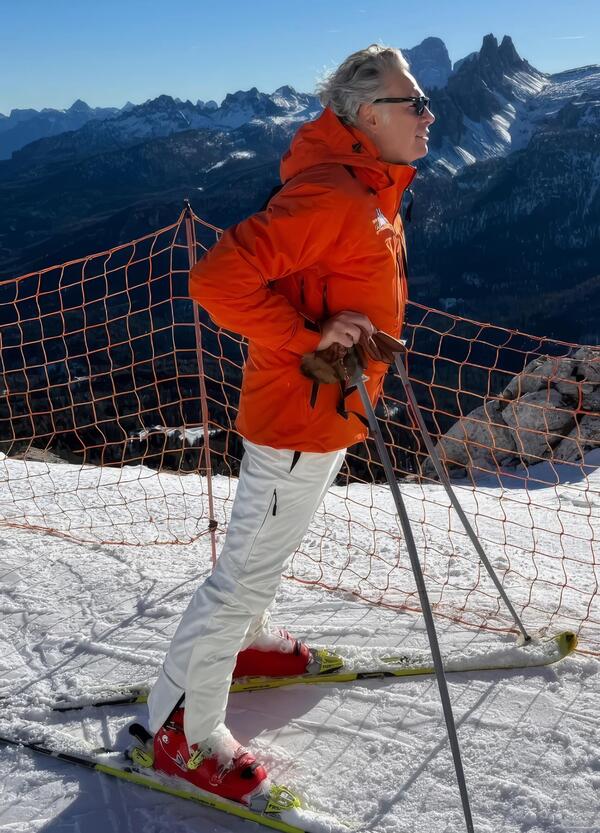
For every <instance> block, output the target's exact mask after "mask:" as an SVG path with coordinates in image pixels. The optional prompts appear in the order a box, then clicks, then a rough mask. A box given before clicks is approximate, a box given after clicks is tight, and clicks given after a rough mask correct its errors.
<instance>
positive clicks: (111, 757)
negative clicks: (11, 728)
mask: <svg viewBox="0 0 600 833" xmlns="http://www.w3.org/2000/svg"><path fill="white" fill-rule="evenodd" d="M0 745H4V746H16V747H21V748H24V749H28V750H30V751H32V752H36V753H38V754H40V755H45V756H46V757H51V758H54V759H56V760H59V761H64V762H66V763H70V764H75V765H77V766H81V767H85V768H86V769H88V770H93V771H94V772H98V773H103V774H104V775H110V776H112V777H113V778H119V779H121V780H123V781H129V782H130V783H133V784H137V785H139V786H141V787H146V788H148V789H151V790H156V791H158V792H161V793H166V794H167V795H172V796H174V797H175V798H182V799H185V800H186V801H195V802H196V803H198V804H201V805H203V806H204V807H211V808H212V809H214V810H219V811H220V812H222V813H227V814H229V815H231V816H237V817H238V818H240V819H245V820H246V821H252V822H255V823H256V824H260V825H262V826H263V827H269V828H271V829H273V830H280V831H283V833H323V831H324V830H327V831H331V833H345V831H348V830H349V829H350V828H348V827H347V825H344V824H341V823H340V822H338V821H337V820H336V819H334V818H333V817H332V816H329V815H326V814H323V813H318V812H315V811H312V810H309V809H305V808H303V807H302V805H301V802H300V800H299V799H298V797H297V796H296V795H295V794H294V793H293V792H292V791H291V790H289V789H288V788H287V787H284V786H281V785H277V784H272V783H271V784H270V785H269V787H268V789H266V790H263V791H261V792H260V793H258V794H257V795H255V796H252V797H251V798H250V805H249V806H246V805H245V804H241V803H238V802H237V801H230V800H229V799H227V798H222V797H221V796H218V795H215V794H213V793H210V792H206V791H205V790H202V789H200V788H198V787H196V786H194V785H192V784H188V783H187V782H185V781H183V780H180V779H178V778H176V777H171V776H167V775H162V774H160V773H157V772H155V771H154V770H152V769H151V768H147V767H146V766H145V765H144V764H143V763H142V764H141V765H140V764H138V763H136V760H141V761H142V762H143V760H144V757H143V750H142V749H141V748H139V747H134V748H133V750H132V751H131V752H130V753H128V754H125V753H123V752H118V751H115V750H110V749H98V750H92V751H90V752H89V753H83V752H75V753H74V752H66V751H61V750H60V749H53V748H51V747H50V746H48V745H47V744H46V743H44V742H40V743H38V742H34V741H31V740H19V739H16V738H10V737H3V736H0ZM136 753H137V754H136ZM129 755H130V756H131V757H129ZM182 785H183V787H182Z"/></svg>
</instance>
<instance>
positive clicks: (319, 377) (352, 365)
mask: <svg viewBox="0 0 600 833" xmlns="http://www.w3.org/2000/svg"><path fill="white" fill-rule="evenodd" d="M404 349H405V348H404V342H402V341H400V340H399V339H397V338H394V337H393V336H390V335H388V334H387V333H384V332H383V331H382V330H378V331H377V332H375V333H374V334H373V335H372V336H367V334H366V333H365V331H364V330H363V332H362V335H361V337H360V340H359V341H358V342H357V344H355V345H354V346H353V347H344V346H343V345H342V344H331V345H330V346H329V347H326V348H325V350H318V351H317V352H316V353H306V354H305V355H304V356H302V362H301V364H300V369H301V371H302V373H303V374H304V375H305V376H307V377H308V378H309V379H312V380H313V381H316V382H322V383H324V384H326V385H329V384H333V383H337V382H348V381H350V379H351V378H352V377H353V376H354V374H355V373H356V370H357V368H358V367H359V366H360V367H362V368H365V367H366V366H367V363H368V361H369V359H371V360H372V361H376V362H384V363H385V364H392V362H393V361H394V358H395V355H396V353H400V352H402V351H404Z"/></svg>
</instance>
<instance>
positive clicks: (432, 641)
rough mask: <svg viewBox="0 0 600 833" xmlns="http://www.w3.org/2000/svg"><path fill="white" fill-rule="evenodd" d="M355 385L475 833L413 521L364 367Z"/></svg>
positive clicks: (465, 810) (469, 822)
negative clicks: (400, 539) (390, 502)
mask: <svg viewBox="0 0 600 833" xmlns="http://www.w3.org/2000/svg"><path fill="white" fill-rule="evenodd" d="M352 383H353V384H355V385H356V387H357V389H358V392H359V394H360V398H361V401H362V403H363V407H364V409H365V413H366V415H367V419H368V420H369V427H370V429H371V434H372V436H373V439H374V440H375V445H376V447H377V453H378V454H379V459H380V460H381V464H382V465H383V468H384V471H385V476H386V479H387V481H388V484H389V487H390V489H391V492H392V495H393V498H394V503H395V504H396V511H397V513H398V517H399V519H400V525H401V527H402V532H403V534H404V540H405V541H406V547H407V549H408V555H409V558H410V563H411V567H412V571H413V575H414V578H415V583H416V585H417V591H418V593H419V600H420V602H421V609H422V611H423V617H424V619H425V626H426V628H427V636H428V638H429V646H430V648H431V655H432V657H433V665H434V668H435V676H436V679H437V684H438V689H439V692H440V699H441V701H442V708H443V710H444V718H445V721H446V729H447V731H448V739H449V741H450V748H451V750H452V758H453V760H454V769H455V770H456V780H457V781H458V789H459V791H460V798H461V802H462V808H463V813H464V817H465V824H466V827H467V831H468V833H474V828H473V817H472V815H471V806H470V804H469V793H468V790H467V784H466V781H465V773H464V769H463V765H462V758H461V754H460V746H459V744H458V736H457V734H456V724H455V723H454V715H453V714H452V703H451V702H450V694H449V692H448V684H447V682H446V675H445V673H444V664H443V661H442V655H441V652H440V646H439V642H438V638H437V633H436V630H435V623H434V621H433V613H432V612H431V605H430V603H429V596H428V595H427V589H426V587H425V580H424V578H423V572H422V570H421V564H420V562H419V556H418V554H417V547H416V544H415V539H414V537H413V533H412V528H411V525H410V520H409V518H408V513H407V511H406V507H405V505H404V501H403V499H402V495H401V494H400V489H399V487H398V481H397V480H396V478H395V476H394V470H393V468H392V463H391V460H390V457H389V454H388V451H387V448H386V447H385V442H384V440H383V436H382V434H381V428H380V427H379V423H378V422H377V417H376V416H375V411H374V410H373V406H372V405H371V400H370V399H369V395H368V393H367V390H366V388H365V383H364V381H363V375H362V368H361V367H360V366H359V368H358V370H357V372H356V374H355V378H354V379H353V380H352Z"/></svg>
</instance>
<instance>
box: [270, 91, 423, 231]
mask: <svg viewBox="0 0 600 833" xmlns="http://www.w3.org/2000/svg"><path fill="white" fill-rule="evenodd" d="M324 163H335V164H342V165H351V166H352V168H353V169H354V171H355V173H356V175H357V177H358V178H359V179H360V180H361V181H362V182H364V183H365V184H366V185H367V186H368V187H370V188H373V189H374V190H375V191H376V192H377V194H378V196H379V198H380V200H381V202H382V203H384V205H385V208H384V210H385V212H386V214H388V211H389V213H390V214H391V213H393V212H394V211H395V210H396V209H397V208H398V206H399V204H400V201H401V199H402V194H403V193H404V191H405V189H406V188H408V186H409V185H410V184H411V182H412V181H413V179H414V178H415V176H416V173H417V169H416V168H415V167H414V166H413V165H397V164H393V163H391V162H385V161H384V160H383V159H381V158H380V157H379V151H378V149H377V147H376V145H375V143H374V142H373V141H372V140H371V139H370V138H369V137H368V136H367V135H366V134H365V133H363V132H362V131H361V130H359V129H358V128H356V127H353V126H351V125H345V124H343V123H342V122H341V121H340V119H339V118H338V117H337V116H336V115H335V113H334V112H333V110H331V109H330V108H329V107H325V109H324V110H323V112H322V113H321V115H320V116H319V117H318V118H316V119H314V120H313V121H309V122H306V123H305V124H303V125H301V127H300V128H299V129H298V130H297V131H296V134H295V135H294V138H293V139H292V142H291V145H290V148H289V150H287V151H286V152H285V153H284V155H283V157H282V159H281V166H280V173H281V181H282V182H283V183H285V182H287V181H288V180H289V179H291V178H292V177H293V176H296V175H297V174H299V173H301V172H302V171H305V170H307V169H308V168H312V167H314V166H315V165H322V164H324ZM388 216H389V214H388Z"/></svg>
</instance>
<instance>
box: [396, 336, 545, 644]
mask: <svg viewBox="0 0 600 833" xmlns="http://www.w3.org/2000/svg"><path fill="white" fill-rule="evenodd" d="M394 363H395V365H396V370H397V371H398V375H399V376H400V380H401V382H402V385H403V386H404V391H405V393H406V398H407V400H408V404H409V406H410V410H411V412H412V415H413V418H414V420H415V421H416V423H417V426H418V428H419V431H420V433H421V436H422V437H423V442H424V443H425V448H426V449H427V453H428V454H429V457H430V458H431V462H432V463H433V467H434V468H435V470H436V472H437V476H438V477H439V478H440V481H441V483H442V485H443V487H444V489H445V490H446V494H447V495H448V498H449V499H450V503H451V504H452V506H453V508H454V511H455V512H456V514H457V515H458V517H459V518H460V521H461V523H462V525H463V527H464V530H465V532H466V533H467V535H468V537H469V539H470V540H471V543H472V544H473V546H474V547H475V551H476V553H477V555H478V556H479V558H480V559H481V561H482V563H483V565H484V567H485V569H486V570H487V572H488V575H489V577H490V578H491V579H492V581H493V582H494V584H495V585H496V589H497V590H498V592H499V593H500V596H501V597H502V599H503V601H504V604H505V605H506V607H507V608H508V610H509V611H510V613H511V615H512V617H513V619H514V621H515V624H516V625H517V627H518V628H519V630H520V631H521V633H522V635H523V639H524V640H525V642H529V641H530V640H531V637H530V636H529V634H528V633H527V631H526V630H525V626H524V625H523V622H522V621H521V619H520V617H519V615H518V614H517V611H516V610H515V609H514V607H513V605H512V603H511V601H510V599H509V598H508V595H507V594H506V591H505V589H504V587H502V584H501V582H500V579H499V578H498V576H497V575H496V571H495V570H494V568H493V567H492V565H491V563H490V561H489V559H488V557H487V555H486V554H485V550H484V549H483V547H482V546H481V542H480V541H479V538H478V537H477V533H476V532H475V530H474V529H473V527H472V526H471V524H470V522H469V519H468V518H467V516H466V515H465V512H464V510H463V508H462V506H461V505H460V503H459V501H458V498H457V497H456V492H455V491H454V489H453V488H452V485H451V483H450V478H449V477H448V473H447V472H446V469H445V468H444V465H443V463H442V461H441V460H440V455H439V454H438V452H437V449H436V447H435V446H434V444H433V441H432V439H431V434H430V433H429V430H428V429H427V426H426V425H425V420H424V419H423V414H422V412H421V408H420V407H419V404H418V402H417V397H416V396H415V392H414V390H413V386H412V385H411V383H410V379H409V378H408V373H407V372H406V367H405V366H404V362H403V361H402V358H401V356H400V354H399V353H396V357H395V359H394Z"/></svg>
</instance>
